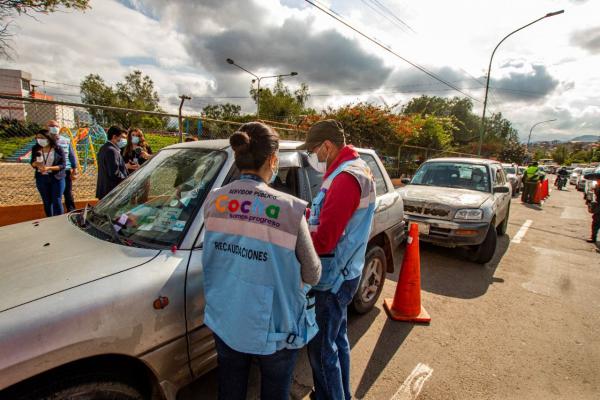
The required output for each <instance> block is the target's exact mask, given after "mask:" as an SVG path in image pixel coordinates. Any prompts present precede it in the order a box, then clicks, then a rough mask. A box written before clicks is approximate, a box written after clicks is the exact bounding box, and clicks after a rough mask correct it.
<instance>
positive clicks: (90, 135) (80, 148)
mask: <svg viewBox="0 0 600 400" xmlns="http://www.w3.org/2000/svg"><path fill="white" fill-rule="evenodd" d="M60 134H61V135H63V136H68V137H69V140H70V141H71V146H73V149H75V154H76V155H77V168H78V169H79V170H80V171H81V172H83V173H85V172H86V171H87V169H88V167H89V166H90V165H93V166H94V168H95V169H97V168H98V159H97V156H96V153H97V150H98V149H100V146H102V145H103V144H104V143H106V141H107V137H106V132H105V131H104V128H102V127H101V126H100V125H97V124H94V125H91V126H89V127H83V128H78V129H77V131H76V132H75V134H73V132H72V131H71V129H70V128H68V127H66V126H63V127H62V128H61V129H60ZM34 144H35V139H33V140H32V141H31V142H30V143H27V144H26V145H25V146H23V148H22V149H21V150H20V151H19V153H20V155H19V156H18V158H17V161H19V162H29V160H30V159H31V147H32V146H33V145H34Z"/></svg>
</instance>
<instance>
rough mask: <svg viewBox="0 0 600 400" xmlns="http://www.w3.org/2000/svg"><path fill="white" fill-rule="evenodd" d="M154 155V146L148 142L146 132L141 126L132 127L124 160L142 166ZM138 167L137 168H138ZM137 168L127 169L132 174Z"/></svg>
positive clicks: (124, 151)
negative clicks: (151, 146)
mask: <svg viewBox="0 0 600 400" xmlns="http://www.w3.org/2000/svg"><path fill="white" fill-rule="evenodd" d="M151 157H152V148H150V145H149V144H148V143H147V142H146V138H145V137H144V133H143V132H142V130H141V129H139V128H132V129H130V130H129V133H128V134H127V145H126V146H125V149H124V150H123V160H124V161H125V163H130V164H136V165H138V166H141V165H142V164H144V163H145V162H146V161H148V160H149V159H150V158H151ZM136 169H137V168H136ZM134 171H135V170H133V169H129V168H128V169H127V172H128V173H129V174H131V173H132V172H134Z"/></svg>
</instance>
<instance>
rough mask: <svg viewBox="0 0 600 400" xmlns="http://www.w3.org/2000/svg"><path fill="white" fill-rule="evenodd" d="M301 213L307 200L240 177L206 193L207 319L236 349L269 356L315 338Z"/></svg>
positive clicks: (294, 347)
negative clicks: (299, 250) (300, 250)
mask: <svg viewBox="0 0 600 400" xmlns="http://www.w3.org/2000/svg"><path fill="white" fill-rule="evenodd" d="M254 178H255V177H254ZM305 210H306V203H305V202H304V201H302V200H299V199H296V198H295V197H293V196H290V195H288V194H285V193H282V192H278V191H276V190H274V189H272V188H270V187H269V186H268V185H267V184H265V183H264V182H262V181H260V182H258V181H256V180H255V179H252V178H245V176H242V179H240V180H238V181H235V182H233V183H230V184H229V185H226V186H223V187H222V188H220V189H217V190H215V191H213V192H211V194H210V195H209V197H208V199H207V201H206V203H205V211H204V218H205V219H204V224H205V228H206V233H205V236H204V250H203V253H202V265H203V268H204V292H205V299H206V308H205V312H204V315H205V317H204V322H205V323H206V325H207V326H208V327H209V328H210V329H212V331H213V332H214V333H215V334H216V335H218V336H219V337H220V338H221V339H222V340H223V341H224V342H225V343H227V345H228V346H229V347H231V348H233V349H234V350H237V351H239V352H243V353H250V354H263V355H264V354H273V353H274V352H276V351H278V350H281V349H284V348H288V349H297V348H300V347H302V346H304V345H305V344H307V343H308V342H309V341H310V339H312V338H313V337H314V335H315V334H316V333H317V330H318V328H317V325H316V321H315V309H314V297H309V296H308V292H309V290H310V289H311V287H310V286H309V285H307V284H304V283H303V282H302V277H301V271H300V269H301V267H300V263H299V261H298V259H297V258H296V251H295V250H296V241H297V236H298V227H299V226H300V222H301V219H302V218H304V213H305Z"/></svg>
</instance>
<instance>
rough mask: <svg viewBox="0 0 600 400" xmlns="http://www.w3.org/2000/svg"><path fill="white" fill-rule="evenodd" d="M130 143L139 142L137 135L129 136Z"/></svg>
mask: <svg viewBox="0 0 600 400" xmlns="http://www.w3.org/2000/svg"><path fill="white" fill-rule="evenodd" d="M131 143H133V144H139V143H140V138H139V136H132V137H131Z"/></svg>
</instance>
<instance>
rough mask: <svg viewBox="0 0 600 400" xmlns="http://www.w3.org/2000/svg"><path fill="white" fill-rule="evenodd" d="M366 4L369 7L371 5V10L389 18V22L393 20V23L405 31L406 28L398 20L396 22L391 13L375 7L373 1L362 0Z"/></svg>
mask: <svg viewBox="0 0 600 400" xmlns="http://www.w3.org/2000/svg"><path fill="white" fill-rule="evenodd" d="M360 1H361V2H362V3H363V4H364V5H366V6H367V7H369V8H370V9H371V10H373V11H375V12H376V13H377V14H378V15H380V16H382V17H383V18H385V19H387V20H388V21H389V22H391V23H392V24H394V25H395V26H396V27H398V28H400V29H401V30H402V31H403V32H404V31H405V28H404V27H403V26H402V25H400V24H398V22H396V21H395V20H394V19H393V18H391V17H390V16H389V15H387V14H386V13H385V11H381V10H380V9H379V8H375V7H374V6H373V5H372V2H368V1H367V0H360Z"/></svg>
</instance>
